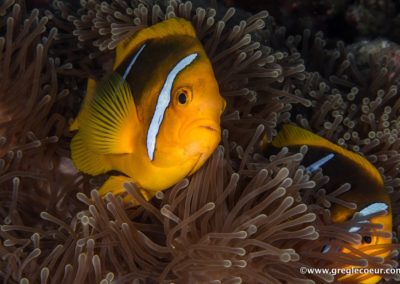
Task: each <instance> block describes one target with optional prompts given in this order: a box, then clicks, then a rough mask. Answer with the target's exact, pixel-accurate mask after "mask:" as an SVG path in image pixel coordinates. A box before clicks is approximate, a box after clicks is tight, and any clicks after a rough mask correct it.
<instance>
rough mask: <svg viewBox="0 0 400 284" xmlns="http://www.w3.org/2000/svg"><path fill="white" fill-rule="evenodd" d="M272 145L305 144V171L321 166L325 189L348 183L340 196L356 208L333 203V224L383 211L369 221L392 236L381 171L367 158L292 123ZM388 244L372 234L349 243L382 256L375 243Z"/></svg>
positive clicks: (368, 279) (352, 278)
mask: <svg viewBox="0 0 400 284" xmlns="http://www.w3.org/2000/svg"><path fill="white" fill-rule="evenodd" d="M262 143H263V144H264V146H265V137H263V141H262ZM271 144H272V146H273V147H275V148H282V147H288V148H289V149H290V148H295V147H297V148H299V147H301V146H302V145H307V146H308V151H307V154H306V156H305V157H304V159H303V163H304V164H305V165H306V169H305V171H306V172H307V173H312V172H314V171H316V170H318V169H320V168H322V169H323V171H324V174H325V175H327V176H329V177H330V180H329V184H328V185H327V187H328V188H327V190H329V189H331V190H333V189H336V188H338V187H339V186H341V185H342V184H344V183H346V182H348V183H350V184H351V189H350V190H349V191H347V192H345V193H343V194H341V195H340V196H339V197H340V199H343V200H345V201H347V202H353V203H356V205H357V209H350V208H347V207H344V206H341V205H339V204H333V205H332V207H331V218H332V222H333V223H341V222H345V221H347V220H351V219H353V218H354V217H355V214H356V213H357V216H359V217H362V216H369V215H371V214H374V213H378V212H387V213H386V214H379V215H375V216H372V217H371V218H369V219H368V221H369V222H370V223H374V224H381V225H382V226H383V227H382V229H377V230H376V231H377V232H378V231H381V232H386V233H388V235H391V232H392V210H391V202H390V198H389V196H388V194H387V193H386V192H385V189H384V181H383V178H382V176H381V174H380V173H379V171H378V170H377V169H376V167H374V166H373V165H372V164H371V163H370V162H369V161H368V160H367V159H365V158H364V157H362V156H361V155H359V154H356V153H354V152H352V151H349V150H346V149H344V148H342V147H340V146H338V145H336V144H334V143H332V142H330V141H328V140H327V139H324V138H322V137H320V136H318V135H316V134H314V133H312V132H310V131H308V130H305V129H303V128H300V127H297V126H295V125H291V124H286V125H283V127H282V130H281V131H280V132H279V133H278V135H277V136H276V137H275V138H273V140H272V142H271ZM361 222H367V221H361ZM360 230H361V228H360V227H356V226H355V227H351V228H349V229H348V231H349V232H352V233H357V232H359V231H360ZM391 243H392V239H391V238H384V237H381V236H376V235H375V234H371V235H365V236H362V243H361V244H358V245H352V247H354V248H356V249H359V250H361V251H363V252H364V253H366V254H369V255H373V256H379V257H382V258H385V257H387V256H388V255H389V254H390V249H385V248H384V246H383V247H378V246H376V245H390V244H391ZM330 249H331V248H330V246H329V245H325V246H324V247H323V249H322V252H323V253H327V252H328V251H329V250H330ZM342 252H343V253H346V254H352V253H353V252H350V251H349V250H348V249H345V248H343V249H342ZM380 279H381V276H380V275H373V274H368V275H365V274H364V275H356V274H354V275H343V276H339V277H338V278H337V280H338V281H340V282H343V283H377V282H378V281H379V280H380Z"/></svg>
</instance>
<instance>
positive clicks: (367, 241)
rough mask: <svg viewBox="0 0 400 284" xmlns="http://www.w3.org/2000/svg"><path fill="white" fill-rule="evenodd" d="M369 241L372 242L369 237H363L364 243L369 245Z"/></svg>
mask: <svg viewBox="0 0 400 284" xmlns="http://www.w3.org/2000/svg"><path fill="white" fill-rule="evenodd" d="M371 241H372V239H371V237H370V236H364V237H363V242H364V243H367V244H370V243H371Z"/></svg>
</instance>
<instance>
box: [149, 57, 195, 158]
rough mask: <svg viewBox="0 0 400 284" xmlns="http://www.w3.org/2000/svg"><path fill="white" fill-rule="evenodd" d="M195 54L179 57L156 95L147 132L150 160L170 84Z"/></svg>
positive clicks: (169, 95) (169, 94) (192, 59)
mask: <svg viewBox="0 0 400 284" xmlns="http://www.w3.org/2000/svg"><path fill="white" fill-rule="evenodd" d="M197 56H198V54H197V53H192V54H190V55H188V56H186V57H184V58H183V59H181V60H180V61H179V62H178V63H177V64H176V65H175V66H174V68H172V70H171V71H170V72H169V73H168V76H167V79H166V80H165V82H164V85H163V87H162V89H161V92H160V94H159V96H158V100H157V103H156V108H155V111H154V115H153V118H152V119H151V122H150V126H149V130H148V132H147V141H146V143H147V155H148V156H149V158H150V160H151V161H152V160H153V159H154V150H155V148H156V139H157V135H158V131H159V130H160V125H161V123H162V121H163V119H164V114H165V111H166V110H167V107H168V105H169V102H170V101H171V91H172V85H173V83H174V81H175V78H176V76H177V75H178V74H179V72H181V71H182V70H183V69H185V67H186V66H188V65H189V64H191V63H192V62H193V61H194V60H195V59H196V57H197Z"/></svg>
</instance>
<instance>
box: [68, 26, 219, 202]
mask: <svg viewBox="0 0 400 284" xmlns="http://www.w3.org/2000/svg"><path fill="white" fill-rule="evenodd" d="M224 109H225V100H224V99H223V98H222V97H221V95H220V93H219V88H218V84H217V81H216V79H215V75H214V71H213V69H212V66H211V63H210V60H209V59H208V57H207V55H206V52H205V51H204V49H203V47H202V45H201V43H200V41H199V39H198V38H197V37H196V32H195V30H194V28H193V26H192V25H191V23H190V22H188V21H186V20H184V19H180V18H173V19H169V20H166V21H164V22H161V23H158V24H155V25H153V26H151V27H148V28H145V29H143V30H141V31H139V32H138V33H136V34H135V35H134V36H133V37H132V38H130V39H128V40H126V41H124V42H122V43H121V44H119V45H118V46H117V49H116V58H115V62H114V66H113V73H112V74H111V75H110V76H109V77H107V78H105V79H104V80H102V81H101V82H96V81H94V80H89V81H88V86H87V94H86V96H85V99H84V102H83V105H82V107H81V110H80V112H79V114H78V116H77V118H76V119H75V120H74V122H73V123H72V125H71V127H70V129H71V130H77V131H78V132H77V133H76V135H75V136H74V137H73V140H72V143H71V154H72V160H73V162H74V164H75V166H76V167H77V168H78V169H79V170H80V171H82V172H85V173H88V174H91V175H98V174H102V173H106V172H109V171H112V170H113V171H118V172H120V173H121V175H115V176H111V177H110V178H109V179H108V180H107V181H106V182H105V183H104V185H103V186H102V187H101V188H100V194H105V193H107V192H112V193H114V194H116V193H120V192H124V189H123V183H125V182H135V183H136V184H137V185H139V186H140V187H141V188H142V189H143V190H144V191H142V193H143V194H144V197H145V198H146V199H147V200H148V199H149V198H151V197H152V196H154V194H155V192H157V191H160V190H165V189H167V188H168V187H170V186H172V185H174V184H175V183H177V182H178V181H179V180H181V179H183V178H184V177H185V176H188V175H191V174H193V173H194V172H196V171H197V170H198V169H199V168H200V167H201V166H202V165H203V164H204V162H205V161H206V160H207V159H208V158H209V157H210V155H211V154H212V152H213V151H214V150H215V148H216V147H217V145H218V143H219V142H220V139H221V128H220V116H221V114H222V112H223V111H224Z"/></svg>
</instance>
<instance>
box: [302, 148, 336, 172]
mask: <svg viewBox="0 0 400 284" xmlns="http://www.w3.org/2000/svg"><path fill="white" fill-rule="evenodd" d="M333 157H335V155H334V154H332V153H330V154H328V155H326V156H325V157H323V158H322V159H320V160H318V161H316V162H314V163H312V164H311V165H309V166H308V167H307V168H306V173H312V172H315V171H316V170H318V169H319V168H320V167H321V166H323V165H324V164H326V163H327V162H329V160H331V159H333Z"/></svg>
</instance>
